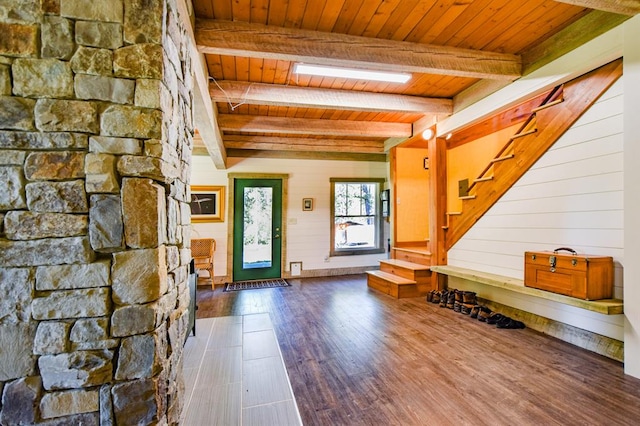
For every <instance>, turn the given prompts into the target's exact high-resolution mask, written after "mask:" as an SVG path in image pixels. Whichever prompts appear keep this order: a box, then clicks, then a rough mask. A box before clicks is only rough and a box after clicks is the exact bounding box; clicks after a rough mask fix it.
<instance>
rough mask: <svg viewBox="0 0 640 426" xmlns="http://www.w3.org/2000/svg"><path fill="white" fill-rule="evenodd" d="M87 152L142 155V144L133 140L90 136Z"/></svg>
mask: <svg viewBox="0 0 640 426" xmlns="http://www.w3.org/2000/svg"><path fill="white" fill-rule="evenodd" d="M89 151H90V152H95V153H105V154H120V155H122V154H130V155H137V154H140V153H142V142H141V141H140V140H138V139H133V138H113V137H107V136H91V137H90V138H89Z"/></svg>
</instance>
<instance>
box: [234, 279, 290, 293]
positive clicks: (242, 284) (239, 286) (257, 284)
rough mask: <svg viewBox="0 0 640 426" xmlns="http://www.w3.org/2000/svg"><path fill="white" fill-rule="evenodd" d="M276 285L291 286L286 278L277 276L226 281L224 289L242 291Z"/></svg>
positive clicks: (274, 286)
mask: <svg viewBox="0 0 640 426" xmlns="http://www.w3.org/2000/svg"><path fill="white" fill-rule="evenodd" d="M276 287H291V284H289V283H288V282H287V281H286V280H283V279H282V278H276V279H272V280H257V281H235V282H232V283H226V284H225V285H224V291H240V290H253V289H256V288H276Z"/></svg>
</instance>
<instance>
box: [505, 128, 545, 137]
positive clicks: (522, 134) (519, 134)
mask: <svg viewBox="0 0 640 426" xmlns="http://www.w3.org/2000/svg"><path fill="white" fill-rule="evenodd" d="M537 131H538V129H531V130H528V131H526V132H522V133H518V134H517V135H513V136H511V138H510V139H509V140H514V139H518V138H523V137H525V136H529V135H532V134H534V133H535V132H537Z"/></svg>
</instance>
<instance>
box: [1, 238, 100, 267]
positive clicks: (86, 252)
mask: <svg viewBox="0 0 640 426" xmlns="http://www.w3.org/2000/svg"><path fill="white" fill-rule="evenodd" d="M93 257H94V253H93V251H91V246H90V245H89V238H87V237H69V238H48V239H44V240H29V241H6V240H0V265H4V266H6V267H15V266H18V267H20V266H41V265H61V264H68V263H91V261H92V260H93Z"/></svg>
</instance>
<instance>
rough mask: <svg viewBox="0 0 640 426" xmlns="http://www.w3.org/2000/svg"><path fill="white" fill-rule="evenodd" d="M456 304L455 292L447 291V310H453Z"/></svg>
mask: <svg viewBox="0 0 640 426" xmlns="http://www.w3.org/2000/svg"><path fill="white" fill-rule="evenodd" d="M455 303H456V291H455V290H449V294H448V295H447V308H448V309H453V308H454V306H455Z"/></svg>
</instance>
